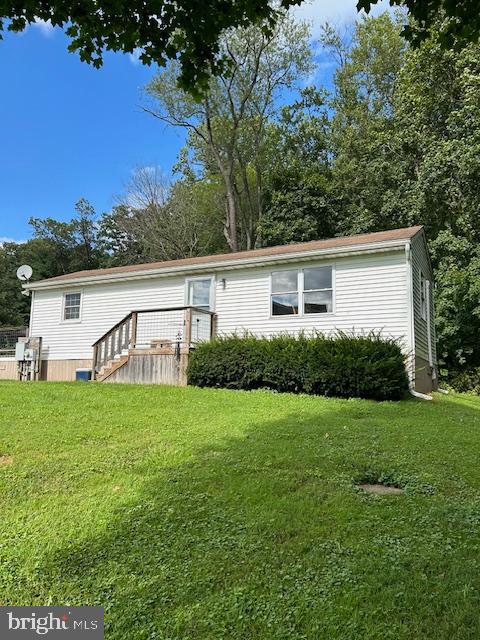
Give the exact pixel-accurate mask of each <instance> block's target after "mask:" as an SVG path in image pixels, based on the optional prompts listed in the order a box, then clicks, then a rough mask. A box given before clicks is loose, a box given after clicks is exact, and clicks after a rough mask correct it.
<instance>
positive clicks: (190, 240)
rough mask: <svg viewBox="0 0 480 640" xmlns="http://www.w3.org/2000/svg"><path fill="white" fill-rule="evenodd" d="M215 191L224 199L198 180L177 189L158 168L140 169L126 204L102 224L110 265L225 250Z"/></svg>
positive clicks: (122, 201)
mask: <svg viewBox="0 0 480 640" xmlns="http://www.w3.org/2000/svg"><path fill="white" fill-rule="evenodd" d="M215 191H216V193H217V195H218V187H217V188H216V187H215V185H214V184H212V183H210V184H209V183H207V182H204V181H202V182H196V181H195V180H192V179H184V180H179V181H177V182H176V183H175V184H173V185H171V184H170V183H169V181H168V180H167V179H166V178H165V176H164V175H163V174H162V172H161V171H160V169H159V168H158V167H140V168H138V169H137V170H136V171H135V172H134V173H133V175H132V177H131V179H130V181H129V183H128V184H127V186H126V190H125V193H124V195H123V196H121V198H120V199H119V201H120V204H119V205H118V206H117V207H115V208H114V210H113V211H112V212H111V213H110V214H105V215H104V216H103V217H102V220H101V223H100V229H101V234H102V237H103V240H102V246H103V247H104V248H105V249H107V250H108V253H109V256H110V257H109V259H108V264H131V263H132V262H133V263H135V262H151V261H153V260H176V259H180V258H188V257H192V256H197V255H202V254H205V253H214V252H215V251H218V250H219V248H220V249H223V243H222V237H221V229H222V225H221V219H220V218H218V219H215V212H216V211H218V206H217V207H215V206H213V207H212V206H211V205H212V199H211V197H212V196H213V197H215ZM205 200H206V201H207V203H208V204H207V206H206V205H205ZM132 258H133V260H132Z"/></svg>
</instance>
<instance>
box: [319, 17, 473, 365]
mask: <svg viewBox="0 0 480 640" xmlns="http://www.w3.org/2000/svg"><path fill="white" fill-rule="evenodd" d="M400 30H401V25H400V23H399V22H396V21H393V20H392V19H391V18H390V17H389V16H387V15H384V16H380V17H379V18H375V19H368V20H366V21H365V22H364V23H360V24H359V25H358V26H357V27H356V32H355V35H354V38H353V44H352V45H351V46H349V45H347V46H344V45H343V44H342V42H341V40H340V39H339V38H338V37H337V35H336V34H335V32H332V31H331V30H330V31H327V32H326V33H325V34H324V42H325V43H326V44H327V45H328V46H329V47H330V48H331V49H332V50H333V51H334V52H335V53H336V55H337V59H339V60H340V63H339V66H338V70H337V73H336V77H335V93H334V95H333V97H332V101H331V108H332V119H331V133H330V141H331V154H332V185H331V189H330V191H331V193H334V194H335V195H336V197H337V200H338V203H339V204H336V205H335V207H336V210H337V211H338V226H337V233H338V232H340V233H346V234H350V233H356V232H365V231H376V230H380V229H389V228H396V227H401V226H408V225H413V224H423V225H424V226H425V229H426V233H427V238H428V240H429V245H430V248H431V251H432V261H433V267H434V272H435V279H436V283H437V286H436V290H435V298H436V309H435V311H436V326H437V336H438V341H439V344H438V352H439V354H440V356H441V360H442V362H441V365H442V367H444V368H445V369H446V370H447V371H448V375H452V373H453V371H454V370H462V369H467V370H468V369H469V368H472V367H475V366H478V365H479V364H480V346H479V342H478V339H477V336H478V332H479V329H480V326H479V318H480V309H479V306H478V305H479V302H478V301H479V289H480V277H479V276H480V271H479V254H478V249H477V247H478V245H479V242H480V217H479V215H478V212H479V211H480V191H479V189H478V184H480V160H479V158H480V115H479V113H480V112H479V110H478V105H479V104H480V84H479V83H478V77H479V75H480V46H479V45H478V44H469V45H468V46H464V47H463V48H460V49H459V50H446V49H445V48H444V47H443V46H442V34H441V30H442V24H441V23H439V24H437V26H436V27H435V29H433V32H432V35H431V36H430V37H429V38H428V39H427V40H425V42H423V43H422V44H421V45H420V46H419V47H418V48H415V49H414V48H408V47H406V46H405V42H404V40H403V39H402V37H401V35H400ZM342 47H343V48H342Z"/></svg>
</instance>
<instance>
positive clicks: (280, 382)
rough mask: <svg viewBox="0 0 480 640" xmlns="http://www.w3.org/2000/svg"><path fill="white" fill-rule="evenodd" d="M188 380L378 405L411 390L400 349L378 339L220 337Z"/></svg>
mask: <svg viewBox="0 0 480 640" xmlns="http://www.w3.org/2000/svg"><path fill="white" fill-rule="evenodd" d="M187 377H188V383H189V384H191V385H195V386H199V387H223V388H227V389H259V388H267V389H273V390H275V391H290V392H294V393H308V394H314V395H324V396H337V397H341V398H351V397H357V398H370V399H375V400H398V399H400V398H401V397H402V396H403V395H404V394H405V392H406V391H407V389H408V378H407V373H406V369H405V358H404V355H403V354H402V351H401V349H400V346H399V345H398V343H397V342H396V341H395V340H389V339H385V338H381V337H380V336H378V335H376V334H369V335H365V336H349V335H346V334H338V335H336V336H334V337H326V336H322V335H320V334H319V335H316V336H314V337H307V336H304V335H300V336H298V337H294V336H277V337H274V338H271V339H267V338H255V337H253V336H244V337H239V336H229V337H219V338H216V339H215V340H213V341H211V342H206V343H203V344H201V345H199V346H198V347H197V348H196V349H195V351H194V352H193V353H192V354H191V357H190V359H189V365H188V371H187Z"/></svg>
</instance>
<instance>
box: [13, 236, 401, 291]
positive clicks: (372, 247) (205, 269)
mask: <svg viewBox="0 0 480 640" xmlns="http://www.w3.org/2000/svg"><path fill="white" fill-rule="evenodd" d="M408 242H409V239H403V240H389V241H387V242H375V243H370V244H362V245H352V246H350V247H344V248H342V247H336V248H332V249H312V250H311V251H297V252H295V253H287V254H279V255H276V256H275V255H269V256H256V257H252V258H239V259H238V260H228V261H218V262H215V260H214V258H215V256H212V261H211V262H203V263H202V264H190V265H184V266H178V267H162V268H160V269H149V270H142V271H136V272H135V271H130V272H121V273H111V274H107V275H101V274H99V275H96V276H81V277H78V278H67V279H65V280H58V281H54V282H50V281H48V280H43V281H42V280H40V281H39V282H30V283H29V284H24V285H23V287H24V288H25V289H28V290H31V291H32V290H33V291H38V290H40V289H65V288H67V287H75V286H79V285H94V284H106V283H111V282H119V281H120V282H128V281H129V280H146V279H149V278H166V277H168V276H175V275H186V274H193V273H212V272H216V271H230V270H232V269H244V268H249V267H260V266H268V265H275V264H279V263H286V262H287V263H288V262H303V261H305V260H311V259H312V258H327V257H328V258H337V257H344V256H350V255H359V254H363V253H384V252H386V251H391V250H394V249H403V248H404V247H405V245H406V244H407V243H408Z"/></svg>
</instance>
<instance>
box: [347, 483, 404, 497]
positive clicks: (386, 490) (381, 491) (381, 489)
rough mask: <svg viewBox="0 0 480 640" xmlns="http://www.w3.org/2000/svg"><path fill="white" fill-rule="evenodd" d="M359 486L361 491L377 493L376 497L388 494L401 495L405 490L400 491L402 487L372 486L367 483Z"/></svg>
mask: <svg viewBox="0 0 480 640" xmlns="http://www.w3.org/2000/svg"><path fill="white" fill-rule="evenodd" d="M357 486H358V487H360V489H363V490H364V491H367V492H368V493H375V494H376V495H379V496H383V495H387V494H394V495H399V494H402V493H403V489H400V487H388V486H387V485H384V484H370V483H368V482H367V483H363V484H359V485H357Z"/></svg>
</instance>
